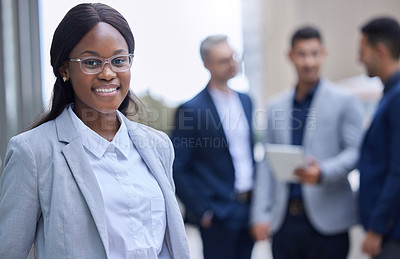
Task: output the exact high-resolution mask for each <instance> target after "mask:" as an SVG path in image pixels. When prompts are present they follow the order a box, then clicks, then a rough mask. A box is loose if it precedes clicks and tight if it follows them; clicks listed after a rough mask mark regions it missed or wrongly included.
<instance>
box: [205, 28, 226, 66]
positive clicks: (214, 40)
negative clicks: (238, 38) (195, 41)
mask: <svg viewBox="0 0 400 259" xmlns="http://www.w3.org/2000/svg"><path fill="white" fill-rule="evenodd" d="M223 42H228V36H226V35H224V34H217V35H211V36H208V37H207V38H205V39H204V40H203V41H202V42H201V44H200V56H201V59H202V60H203V62H205V61H206V60H207V58H208V55H209V54H210V50H211V48H212V47H214V46H215V45H217V44H220V43H223Z"/></svg>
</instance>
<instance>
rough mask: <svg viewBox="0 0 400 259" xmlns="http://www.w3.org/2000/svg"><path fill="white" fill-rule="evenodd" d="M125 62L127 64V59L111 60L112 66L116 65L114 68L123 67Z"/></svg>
mask: <svg viewBox="0 0 400 259" xmlns="http://www.w3.org/2000/svg"><path fill="white" fill-rule="evenodd" d="M126 62H127V58H125V57H117V58H115V59H113V60H112V64H113V65H116V66H122V65H125V63H126Z"/></svg>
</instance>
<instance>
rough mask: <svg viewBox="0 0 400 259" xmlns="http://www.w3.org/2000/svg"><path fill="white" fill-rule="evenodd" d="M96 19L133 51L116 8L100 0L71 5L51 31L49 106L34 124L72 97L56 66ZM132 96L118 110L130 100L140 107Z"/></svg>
mask: <svg viewBox="0 0 400 259" xmlns="http://www.w3.org/2000/svg"><path fill="white" fill-rule="evenodd" d="M99 22H104V23H107V24H109V25H111V26H113V27H114V28H115V29H117V30H118V31H119V32H120V33H121V35H122V36H123V37H124V39H125V41H126V43H127V45H128V51H129V53H132V54H133V52H134V50H135V40H134V37H133V34H132V31H131V29H130V27H129V25H128V22H127V21H126V20H125V18H124V17H123V16H122V15H121V14H120V13H119V12H118V11H117V10H115V9H114V8H112V7H110V6H108V5H105V4H100V3H95V4H79V5H77V6H75V7H73V8H72V9H71V10H69V11H68V13H67V14H66V15H65V16H64V18H63V19H62V21H61V22H60V24H59V25H58V27H57V29H56V30H55V32H54V35H53V41H52V44H51V49H50V63H51V66H52V67H53V73H54V75H55V76H56V81H55V83H54V87H53V93H52V97H51V104H50V105H51V106H50V110H49V111H48V112H45V113H43V114H42V115H40V116H39V119H38V121H37V122H35V124H34V126H33V127H37V126H39V125H41V124H43V123H45V122H47V121H50V120H53V119H55V118H57V117H58V116H59V115H60V114H61V113H62V112H63V110H64V109H65V108H66V107H67V105H68V104H69V103H71V102H73V101H74V97H75V93H74V90H73V88H72V85H71V82H70V81H66V82H64V81H63V80H62V75H61V74H60V71H59V70H60V67H61V66H62V64H63V63H64V62H65V61H66V60H68V58H69V54H70V52H71V51H72V49H73V48H74V47H75V46H76V45H77V44H78V43H79V41H80V40H81V39H82V38H83V37H84V36H85V35H86V33H88V32H89V31H90V30H91V29H92V28H93V27H94V26H95V25H96V24H98V23H99ZM134 98H135V96H134V95H133V94H132V93H131V92H130V91H129V93H128V94H127V96H126V97H125V99H124V100H123V102H122V103H121V105H120V107H118V110H119V111H121V112H122V113H123V114H125V115H127V112H128V107H129V106H130V105H129V104H131V105H133V107H134V109H135V111H136V112H137V110H138V109H139V107H138V104H137V103H136V102H135V101H134Z"/></svg>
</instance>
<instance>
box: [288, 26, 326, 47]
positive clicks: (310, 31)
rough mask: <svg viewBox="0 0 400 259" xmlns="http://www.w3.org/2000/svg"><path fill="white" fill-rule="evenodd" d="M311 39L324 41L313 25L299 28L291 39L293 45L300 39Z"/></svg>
mask: <svg viewBox="0 0 400 259" xmlns="http://www.w3.org/2000/svg"><path fill="white" fill-rule="evenodd" d="M309 39H317V40H319V41H320V42H321V43H322V37H321V34H320V33H319V31H318V29H317V28H315V27H313V26H304V27H301V28H299V29H297V30H296V31H295V32H294V33H293V35H292V38H291V40H290V44H291V47H292V48H293V47H294V44H295V43H296V41H298V40H309Z"/></svg>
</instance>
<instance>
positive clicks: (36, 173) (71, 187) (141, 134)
mask: <svg viewBox="0 0 400 259" xmlns="http://www.w3.org/2000/svg"><path fill="white" fill-rule="evenodd" d="M124 121H125V123H126V126H127V128H128V132H129V136H130V138H131V140H132V142H133V143H134V145H135V147H136V148H137V150H138V152H139V153H140V155H141V156H142V158H143V160H144V161H145V163H146V164H147V166H148V167H149V169H150V171H151V172H152V173H153V175H154V177H155V179H156V180H157V182H158V184H159V186H160V188H161V190H162V192H163V195H164V198H165V206H166V214H167V229H166V235H165V242H166V245H167V248H168V251H169V253H170V255H171V257H172V258H179V259H180V258H189V250H188V245H187V240H186V235H185V230H184V226H183V221H182V217H181V213H180V210H179V208H178V204H177V201H176V199H175V193H174V183H173V179H172V162H173V156H174V155H173V150H172V145H171V143H170V141H169V139H168V138H167V136H166V135H165V134H164V133H161V132H158V131H156V130H154V129H151V128H149V127H146V126H144V125H140V124H138V123H134V122H131V121H129V120H128V119H126V118H125V117H124ZM0 195H1V196H0V229H1V231H0V258H26V257H27V255H28V253H29V250H30V248H31V246H32V244H33V243H34V244H35V247H36V253H37V258H85V259H87V258H93V259H99V258H108V252H109V251H108V236H107V226H106V219H105V210H104V204H103V199H102V194H101V191H100V188H99V186H98V184H97V180H96V177H95V175H94V173H93V171H92V168H91V167H90V165H89V161H88V159H87V158H86V154H85V151H84V148H83V146H82V140H81V138H80V136H79V134H78V132H77V131H76V130H75V128H74V127H73V122H72V120H71V117H70V115H69V114H68V111H67V110H64V112H63V113H62V114H61V115H60V116H58V117H57V118H56V119H55V120H52V121H49V122H47V123H45V124H42V125H41V126H39V127H36V128H34V129H32V130H30V131H27V132H25V133H22V134H20V135H17V136H16V137H14V138H12V139H11V140H10V143H9V146H8V149H7V153H6V158H5V169H4V171H3V174H2V176H1V193H0Z"/></svg>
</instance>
